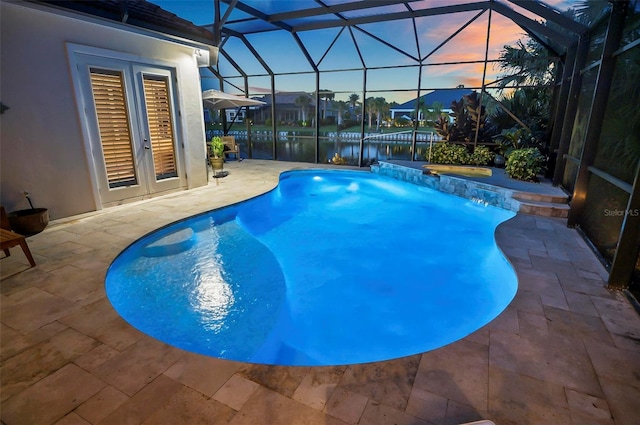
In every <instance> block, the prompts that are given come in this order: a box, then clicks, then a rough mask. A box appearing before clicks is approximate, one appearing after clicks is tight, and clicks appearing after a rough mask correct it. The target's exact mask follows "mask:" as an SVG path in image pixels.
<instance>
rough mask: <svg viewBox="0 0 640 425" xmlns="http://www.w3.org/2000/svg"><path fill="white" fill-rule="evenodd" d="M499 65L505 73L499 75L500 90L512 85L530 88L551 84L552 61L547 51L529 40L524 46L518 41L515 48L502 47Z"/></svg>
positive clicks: (553, 71) (552, 74)
mask: <svg viewBox="0 0 640 425" xmlns="http://www.w3.org/2000/svg"><path fill="white" fill-rule="evenodd" d="M499 64H500V65H499V67H500V69H501V70H503V71H505V74H502V75H500V78H501V80H500V82H499V87H500V88H506V87H507V86H509V85H510V84H512V83H515V84H516V85H532V86H548V85H550V84H553V76H554V74H555V64H554V60H553V59H552V58H550V57H549V51H548V50H547V49H545V48H544V47H543V46H542V45H541V44H540V43H538V42H537V41H535V40H531V39H530V40H528V41H527V42H526V44H525V43H523V42H522V41H521V40H518V41H517V42H516V46H515V47H514V46H504V48H503V50H502V52H500V62H499Z"/></svg>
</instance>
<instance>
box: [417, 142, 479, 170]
mask: <svg viewBox="0 0 640 425" xmlns="http://www.w3.org/2000/svg"><path fill="white" fill-rule="evenodd" d="M427 159H429V149H427ZM431 163H432V164H453V165H460V164H468V163H469V152H467V148H465V147H464V146H461V145H454V144H453V143H448V142H441V143H436V144H435V145H433V147H432V148H431Z"/></svg>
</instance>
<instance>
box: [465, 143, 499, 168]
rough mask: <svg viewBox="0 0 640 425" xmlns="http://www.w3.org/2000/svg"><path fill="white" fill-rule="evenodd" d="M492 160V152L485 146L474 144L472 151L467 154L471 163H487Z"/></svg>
mask: <svg viewBox="0 0 640 425" xmlns="http://www.w3.org/2000/svg"><path fill="white" fill-rule="evenodd" d="M492 162H493V153H492V152H491V151H490V150H489V148H488V147H486V146H476V148H475V149H474V150H473V153H472V154H471V155H469V164H471V165H489V164H491V163H492Z"/></svg>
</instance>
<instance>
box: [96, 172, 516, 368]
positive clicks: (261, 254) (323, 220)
mask: <svg viewBox="0 0 640 425" xmlns="http://www.w3.org/2000/svg"><path fill="white" fill-rule="evenodd" d="M513 215H514V213H512V212H510V211H506V210H503V209H499V208H495V207H491V206H486V205H482V204H478V203H474V202H472V201H469V200H467V199H463V198H460V197H456V196H452V195H446V194H443V193H441V192H438V191H434V190H431V189H428V188H423V187H419V186H416V185H412V184H409V183H403V182H399V181H396V180H393V179H389V178H386V177H382V176H379V175H375V174H371V173H363V172H358V171H325V170H308V171H293V172H288V173H284V174H283V175H282V176H281V179H280V183H279V185H278V187H277V188H276V189H274V190H272V191H271V192H268V193H266V194H264V195H261V196H259V197H256V198H253V199H251V200H248V201H246V202H242V203H240V204H235V205H232V206H230V207H226V208H223V209H218V210H214V211H211V212H209V213H206V214H203V215H199V216H195V217H192V218H190V219H187V220H184V221H180V222H178V223H174V224H172V225H170V226H168V227H165V228H162V229H159V230H158V231H156V232H153V233H151V234H149V235H147V236H146V237H144V238H142V239H140V240H138V241H136V242H135V243H133V244H132V245H131V246H130V247H128V248H127V249H126V250H125V251H123V252H122V253H121V254H120V255H119V256H118V257H117V258H116V259H115V261H114V262H113V264H112V265H111V267H110V269H109V271H108V273H107V278H106V290H107V296H108V297H109V300H110V301H111V303H112V304H113V306H114V307H115V309H116V310H117V311H118V313H119V314H120V315H121V316H122V317H123V318H124V319H125V320H127V321H128V322H129V323H130V324H131V325H133V326H134V327H136V328H137V329H139V330H140V331H142V332H144V333H146V334H148V335H151V336H153V337H155V338H157V339H159V340H161V341H164V342H166V343H168V344H171V345H173V346H176V347H180V348H183V349H185V350H189V351H193V352H197V353H201V354H206V355H210V356H215V357H219V358H224V359H231V360H238V361H246V362H253V363H265V364H279V365H341V364H354V363H363V362H370V361H378V360H385V359H390V358H397V357H401V356H406V355H410V354H415V353H420V352H424V351H428V350H432V349H435V348H438V347H441V346H443V345H446V344H449V343H451V342H453V341H456V340H458V339H460V338H463V337H465V336H466V335H468V334H470V333H472V332H474V331H475V330H477V329H479V328H480V327H482V326H484V325H485V324H487V323H488V322H490V321H491V320H492V319H494V318H495V317H496V316H497V315H498V314H500V312H501V311H502V310H504V308H505V307H506V306H507V305H508V304H509V302H510V301H511V300H512V299H513V297H514V295H515V293H516V290H517V279H516V275H515V273H514V270H513V268H512V267H511V265H510V264H509V263H508V262H507V260H506V259H505V257H504V256H503V255H502V253H501V251H500V250H499V249H498V247H497V246H496V244H495V240H494V231H495V228H496V226H497V225H498V224H500V223H501V222H503V221H505V220H507V219H509V218H511V217H513Z"/></svg>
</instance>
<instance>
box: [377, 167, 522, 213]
mask: <svg viewBox="0 0 640 425" xmlns="http://www.w3.org/2000/svg"><path fill="white" fill-rule="evenodd" d="M371 172H372V173H376V174H380V175H381V176H387V177H391V178H394V179H397V180H402V181H406V182H409V183H413V184H417V185H419V186H426V187H430V188H432V189H435V190H439V191H440V192H444V193H450V194H453V195H458V196H461V197H463V198H467V199H470V200H472V201H475V202H482V203H485V204H486V205H493V206H495V207H500V208H504V209H506V210H509V211H514V212H518V210H519V209H520V202H518V200H517V199H514V198H513V193H514V191H513V190H511V189H505V188H502V187H498V186H493V185H490V184H486V183H480V182H477V181H473V180H466V179H462V178H459V177H452V176H445V175H429V174H423V173H422V170H420V169H416V168H410V167H403V166H401V165H396V164H391V163H388V162H380V163H379V164H378V165H372V166H371Z"/></svg>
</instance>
